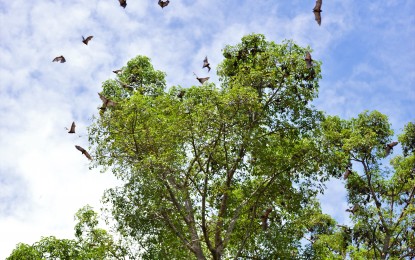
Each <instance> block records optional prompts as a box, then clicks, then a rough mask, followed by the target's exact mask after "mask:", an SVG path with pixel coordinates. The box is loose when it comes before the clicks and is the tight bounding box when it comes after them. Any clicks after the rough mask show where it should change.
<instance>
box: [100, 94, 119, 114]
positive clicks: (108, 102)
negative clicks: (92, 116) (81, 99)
mask: <svg viewBox="0 0 415 260" xmlns="http://www.w3.org/2000/svg"><path fill="white" fill-rule="evenodd" d="M98 95H99V98H100V99H101V100H102V106H101V107H100V109H101V110H103V111H105V110H106V109H107V107H113V106H115V105H117V103H115V102H114V101H112V100H110V99H108V98H106V97H104V95H102V94H101V93H98Z"/></svg>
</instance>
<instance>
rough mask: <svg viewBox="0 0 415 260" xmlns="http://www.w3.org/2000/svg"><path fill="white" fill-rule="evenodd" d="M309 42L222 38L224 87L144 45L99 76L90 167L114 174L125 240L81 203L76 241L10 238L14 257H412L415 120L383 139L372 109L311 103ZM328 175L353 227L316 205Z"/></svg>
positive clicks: (315, 65) (115, 208)
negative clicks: (155, 60) (228, 42)
mask: <svg viewBox="0 0 415 260" xmlns="http://www.w3.org/2000/svg"><path fill="white" fill-rule="evenodd" d="M311 54H312V50H311V49H310V48H308V47H301V46H299V45H297V44H296V43H295V42H293V41H284V42H282V43H281V44H277V43H274V42H272V41H266V39H265V37H264V36H263V35H261V34H251V35H247V36H245V37H243V38H242V40H241V43H238V44H236V45H233V46H226V47H225V48H224V49H223V56H224V59H223V61H222V62H221V63H220V64H219V65H218V66H217V75H218V76H219V81H220V85H219V86H217V85H215V84H214V83H208V82H204V83H203V84H201V85H197V86H189V87H182V86H169V87H168V86H167V84H166V80H165V76H166V74H165V73H164V72H161V71H158V70H156V69H155V68H154V67H153V66H152V64H151V61H150V59H149V58H148V57H145V56H137V57H135V58H133V59H132V60H130V61H129V62H128V63H127V65H126V66H125V67H123V68H122V69H121V70H120V71H119V72H118V73H117V76H116V79H109V80H107V81H105V82H104V83H103V86H102V88H103V89H102V92H101V93H99V94H100V97H101V99H102V100H103V101H104V104H103V106H102V107H101V108H100V113H99V116H97V117H95V118H94V119H93V123H92V124H91V126H90V127H89V141H90V144H91V150H90V151H91V153H92V154H93V155H94V156H93V158H94V160H93V166H95V167H100V168H101V169H102V171H108V170H109V171H111V172H112V173H113V174H114V175H115V176H116V177H117V178H118V179H120V180H121V181H122V185H120V186H118V187H115V188H112V189H109V190H107V191H106V192H105V194H104V199H103V200H104V202H105V203H106V205H107V210H108V211H109V213H110V216H111V218H112V220H114V222H115V228H116V232H117V234H118V235H119V236H120V237H121V238H122V240H123V241H124V242H128V246H126V245H125V244H124V246H121V245H120V244H119V243H118V242H117V243H116V242H114V240H113V238H112V235H111V234H109V233H107V232H106V231H105V230H102V229H97V228H96V225H97V215H96V213H95V212H93V211H92V210H91V209H90V208H84V209H82V210H81V211H80V212H78V213H77V219H78V220H79V222H78V223H77V224H76V226H75V235H76V240H65V239H56V238H55V237H46V238H42V239H41V240H40V241H39V242H37V243H35V244H34V245H33V246H29V245H26V244H19V245H18V246H17V248H16V249H15V250H14V251H13V253H12V255H11V256H10V257H9V259H25V258H22V257H23V256H33V258H41V259H42V258H61V259H68V258H71V259H107V258H122V257H125V256H128V257H129V258H132V259H215V260H217V259H344V258H346V257H350V258H352V259H373V258H381V259H386V258H390V259H405V258H409V257H414V256H415V252H414V249H413V248H415V238H414V230H415V215H414V212H415V211H414V210H415V209H414V196H415V155H414V149H415V124H414V123H408V124H407V125H406V126H405V128H404V129H403V131H402V133H401V134H400V135H399V137H398V141H396V142H392V141H393V140H392V137H393V134H394V133H393V131H392V128H391V126H390V123H389V121H388V118H387V117H386V116H385V115H383V114H381V113H380V112H377V111H372V112H368V111H365V112H363V113H361V114H359V115H358V116H357V118H351V119H349V120H344V119H341V118H339V117H338V116H327V115H325V114H324V113H323V112H322V111H319V110H317V109H316V108H315V107H314V106H313V105H312V103H311V102H312V100H313V99H315V98H316V97H317V95H318V88H319V79H320V78H321V69H320V65H321V62H320V61H317V60H314V59H311ZM398 144H400V146H401V148H402V151H403V153H402V155H396V156H394V157H392V156H393V155H394V153H395V151H394V150H393V149H394V147H396V146H397V145H398ZM398 147H399V146H398ZM391 154H392V155H391ZM389 158H391V159H390V163H389V161H388V160H389ZM330 178H338V179H343V180H344V181H345V188H346V190H347V194H348V196H347V200H348V202H349V204H350V208H348V209H340V210H342V211H343V210H346V211H348V212H349V214H350V217H351V221H352V223H353V224H352V225H351V226H348V225H343V224H337V223H336V221H335V220H334V219H333V218H332V217H331V216H329V215H327V214H324V213H323V212H322V210H321V208H320V204H319V201H318V199H317V195H318V194H319V192H323V191H324V188H325V183H326V181H328V180H329V179H330Z"/></svg>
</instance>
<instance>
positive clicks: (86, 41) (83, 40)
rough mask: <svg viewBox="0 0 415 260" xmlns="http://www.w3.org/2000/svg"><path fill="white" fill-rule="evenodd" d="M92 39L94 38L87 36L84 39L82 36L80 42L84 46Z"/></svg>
mask: <svg viewBox="0 0 415 260" xmlns="http://www.w3.org/2000/svg"><path fill="white" fill-rule="evenodd" d="M92 38H94V36H92V35H91V36H88V37H86V38H84V36H82V42H83V43H85V45H88V42H89V41H90V40H92Z"/></svg>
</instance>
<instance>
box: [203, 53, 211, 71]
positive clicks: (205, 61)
mask: <svg viewBox="0 0 415 260" xmlns="http://www.w3.org/2000/svg"><path fill="white" fill-rule="evenodd" d="M203 68H208V72H209V71H210V64H209V62H208V58H207V56H206V57H205V59H204V60H203V67H202V69H203Z"/></svg>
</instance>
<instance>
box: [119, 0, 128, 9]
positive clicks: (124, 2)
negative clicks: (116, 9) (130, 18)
mask: <svg viewBox="0 0 415 260" xmlns="http://www.w3.org/2000/svg"><path fill="white" fill-rule="evenodd" d="M118 1H120V5H121V6H122V7H123V8H125V7H126V6H127V0H118Z"/></svg>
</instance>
